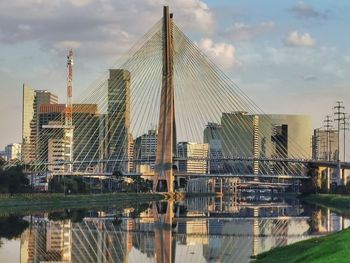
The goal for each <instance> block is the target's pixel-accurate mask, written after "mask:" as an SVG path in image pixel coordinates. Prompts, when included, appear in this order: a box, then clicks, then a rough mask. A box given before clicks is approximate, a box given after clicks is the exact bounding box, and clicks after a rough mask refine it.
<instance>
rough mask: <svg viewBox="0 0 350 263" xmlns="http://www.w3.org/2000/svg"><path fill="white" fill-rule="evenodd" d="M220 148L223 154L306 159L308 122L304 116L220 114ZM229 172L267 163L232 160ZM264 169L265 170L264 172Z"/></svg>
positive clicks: (244, 170) (253, 167)
mask: <svg viewBox="0 0 350 263" xmlns="http://www.w3.org/2000/svg"><path fill="white" fill-rule="evenodd" d="M221 125H222V148H223V154H224V155H225V156H234V157H276V156H280V157H282V155H283V157H289V158H293V157H294V158H300V157H302V158H309V157H310V156H311V152H310V138H311V132H312V128H311V127H312V121H311V117H310V116H306V115H264V114H261V115H250V114H247V113H245V112H234V113H223V114H222V117H221ZM228 167H230V169H231V170H232V171H231V172H248V171H249V172H256V168H258V170H259V171H258V172H259V173H261V172H263V171H264V170H265V169H268V170H270V167H268V166H261V165H260V166H259V167H257V166H256V165H255V164H252V167H247V164H246V163H239V162H236V163H235V164H234V163H230V164H229V165H228ZM268 170H265V171H266V172H267V171H268Z"/></svg>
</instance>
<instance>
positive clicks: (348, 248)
mask: <svg viewBox="0 0 350 263" xmlns="http://www.w3.org/2000/svg"><path fill="white" fill-rule="evenodd" d="M252 262H254V263H275V262H276V263H277V262H278V263H281V262H283V263H293V262H303V263H316V262H317V263H323V262H324V263H331V262H334V263H341V262H350V229H346V230H343V231H340V232H337V233H334V234H330V235H327V236H323V237H319V238H312V239H308V240H305V241H301V242H297V243H294V244H292V245H289V246H285V247H280V248H275V249H272V250H270V251H268V252H265V253H262V254H260V255H258V256H257V258H256V260H253V261H252Z"/></svg>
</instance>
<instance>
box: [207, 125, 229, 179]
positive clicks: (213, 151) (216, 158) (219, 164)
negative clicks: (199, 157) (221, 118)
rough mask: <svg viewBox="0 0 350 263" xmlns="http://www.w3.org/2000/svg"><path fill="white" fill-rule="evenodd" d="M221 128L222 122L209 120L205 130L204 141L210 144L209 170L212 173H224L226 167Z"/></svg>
mask: <svg viewBox="0 0 350 263" xmlns="http://www.w3.org/2000/svg"><path fill="white" fill-rule="evenodd" d="M221 130H222V128H221V125H220V124H218V123H212V122H209V123H208V124H207V126H206V127H205V129H204V132H203V135H204V136H203V142H204V143H208V144H209V156H210V161H209V162H208V166H209V167H208V171H209V172H210V173H222V172H223V169H224V167H223V160H222V157H223V154H222V138H221V132H222V131H221Z"/></svg>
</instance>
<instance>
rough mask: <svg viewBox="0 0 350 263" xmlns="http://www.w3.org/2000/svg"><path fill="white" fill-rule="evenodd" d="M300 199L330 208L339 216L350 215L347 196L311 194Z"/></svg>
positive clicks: (349, 201) (349, 202) (349, 204)
mask: <svg viewBox="0 0 350 263" xmlns="http://www.w3.org/2000/svg"><path fill="white" fill-rule="evenodd" d="M300 199H301V200H303V201H305V202H307V203H311V204H316V205H319V206H323V207H327V208H330V209H331V210H334V211H335V212H338V213H341V214H347V215H350V196H347V195H335V194H311V195H307V196H302V197H300ZM349 262H350V259H349Z"/></svg>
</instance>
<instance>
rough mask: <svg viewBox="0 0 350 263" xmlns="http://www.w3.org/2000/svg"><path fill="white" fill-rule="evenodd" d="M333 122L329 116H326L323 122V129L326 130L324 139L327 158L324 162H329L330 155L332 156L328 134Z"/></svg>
mask: <svg viewBox="0 0 350 263" xmlns="http://www.w3.org/2000/svg"><path fill="white" fill-rule="evenodd" d="M332 122H333V121H332V120H331V116H329V115H327V116H326V119H325V120H324V123H325V125H324V128H325V130H326V134H327V138H326V149H327V150H326V152H327V158H326V161H330V160H331V158H332V157H331V154H332V147H331V138H330V133H331V131H332V128H333V126H332V124H331V123H332Z"/></svg>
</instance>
